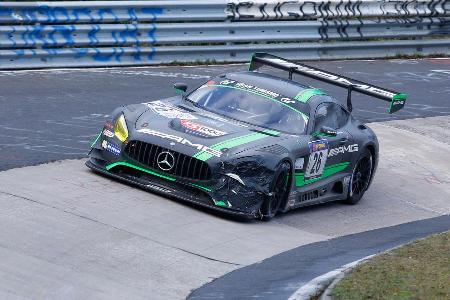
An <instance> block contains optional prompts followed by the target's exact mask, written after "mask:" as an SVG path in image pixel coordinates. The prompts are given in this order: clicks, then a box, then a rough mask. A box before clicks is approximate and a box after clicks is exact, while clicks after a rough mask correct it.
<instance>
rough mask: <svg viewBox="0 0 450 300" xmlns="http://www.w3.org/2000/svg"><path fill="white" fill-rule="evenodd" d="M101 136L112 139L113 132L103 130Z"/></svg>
mask: <svg viewBox="0 0 450 300" xmlns="http://www.w3.org/2000/svg"><path fill="white" fill-rule="evenodd" d="M103 135H104V136H107V137H109V138H112V137H114V132H112V131H111V130H109V129H105V130H103Z"/></svg>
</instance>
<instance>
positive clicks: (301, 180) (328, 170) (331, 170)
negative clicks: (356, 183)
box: [295, 162, 350, 187]
mask: <svg viewBox="0 0 450 300" xmlns="http://www.w3.org/2000/svg"><path fill="white" fill-rule="evenodd" d="M349 164H350V163H349V162H342V163H338V164H335V165H331V166H328V167H325V169H324V170H323V173H322V176H320V177H318V178H313V179H308V180H305V173H303V172H302V173H295V186H297V187H301V186H305V185H307V184H311V183H314V182H316V181H319V180H321V179H324V178H327V177H330V176H331V175H334V174H336V173H339V172H341V171H344V170H345V169H346V168H347V167H348V165H349Z"/></svg>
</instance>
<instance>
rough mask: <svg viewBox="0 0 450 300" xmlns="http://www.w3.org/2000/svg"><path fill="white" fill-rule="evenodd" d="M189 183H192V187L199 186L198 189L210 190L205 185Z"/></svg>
mask: <svg viewBox="0 0 450 300" xmlns="http://www.w3.org/2000/svg"><path fill="white" fill-rule="evenodd" d="M191 185H192V186H193V187H196V188H199V189H201V190H204V191H207V192H211V191H212V189H210V188H207V187H206V186H202V185H200V184H195V183H191Z"/></svg>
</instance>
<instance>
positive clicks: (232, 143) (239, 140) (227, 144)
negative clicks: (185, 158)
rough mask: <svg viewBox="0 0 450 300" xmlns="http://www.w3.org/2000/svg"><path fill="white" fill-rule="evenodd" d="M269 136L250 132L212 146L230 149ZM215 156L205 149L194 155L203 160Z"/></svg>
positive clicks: (216, 148)
mask: <svg viewBox="0 0 450 300" xmlns="http://www.w3.org/2000/svg"><path fill="white" fill-rule="evenodd" d="M277 133H278V132H277ZM268 136H269V135H267V134H264V133H261V132H255V133H250V134H247V135H243V136H239V137H236V138H232V139H229V140H226V141H223V142H220V143H217V144H214V145H212V146H211V147H210V148H211V149H214V150H219V151H220V150H222V149H229V148H233V147H237V146H241V145H244V144H248V143H250V142H254V141H257V140H259V139H262V138H265V137H268ZM213 156H214V155H213V154H210V153H208V152H205V151H200V152H198V153H196V154H195V155H194V157H195V158H196V159H199V160H202V161H206V160H208V159H210V158H211V157H213Z"/></svg>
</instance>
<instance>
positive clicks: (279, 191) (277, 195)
mask: <svg viewBox="0 0 450 300" xmlns="http://www.w3.org/2000/svg"><path fill="white" fill-rule="evenodd" d="M286 189H287V175H286V173H282V174H280V175H279V176H278V178H277V181H276V183H275V187H274V189H273V198H272V201H271V202H270V214H271V215H272V216H273V215H275V214H276V213H277V210H278V207H279V206H280V204H281V201H283V197H284V195H285V194H286Z"/></svg>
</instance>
